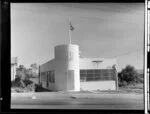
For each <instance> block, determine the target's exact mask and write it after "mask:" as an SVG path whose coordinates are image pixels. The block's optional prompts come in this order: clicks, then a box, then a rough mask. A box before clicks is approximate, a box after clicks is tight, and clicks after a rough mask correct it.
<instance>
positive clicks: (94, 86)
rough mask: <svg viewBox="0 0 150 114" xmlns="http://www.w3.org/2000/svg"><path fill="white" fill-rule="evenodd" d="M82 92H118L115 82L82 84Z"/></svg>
mask: <svg viewBox="0 0 150 114" xmlns="http://www.w3.org/2000/svg"><path fill="white" fill-rule="evenodd" d="M80 88H81V90H116V83H115V81H90V82H81V83H80Z"/></svg>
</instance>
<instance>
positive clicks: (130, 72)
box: [118, 65, 143, 86]
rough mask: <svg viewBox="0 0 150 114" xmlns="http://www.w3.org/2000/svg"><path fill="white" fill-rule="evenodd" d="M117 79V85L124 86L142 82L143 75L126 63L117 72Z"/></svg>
mask: <svg viewBox="0 0 150 114" xmlns="http://www.w3.org/2000/svg"><path fill="white" fill-rule="evenodd" d="M118 81H119V86H126V85H129V84H135V83H142V82H143V77H142V76H140V74H138V73H137V71H136V70H135V68H134V67H133V66H131V65H127V66H126V67H125V68H124V69H122V71H121V72H119V73H118Z"/></svg>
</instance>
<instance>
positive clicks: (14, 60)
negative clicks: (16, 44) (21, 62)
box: [11, 57, 17, 81]
mask: <svg viewBox="0 0 150 114" xmlns="http://www.w3.org/2000/svg"><path fill="white" fill-rule="evenodd" d="M16 67H17V57H12V58H11V81H13V80H14V79H15V76H16Z"/></svg>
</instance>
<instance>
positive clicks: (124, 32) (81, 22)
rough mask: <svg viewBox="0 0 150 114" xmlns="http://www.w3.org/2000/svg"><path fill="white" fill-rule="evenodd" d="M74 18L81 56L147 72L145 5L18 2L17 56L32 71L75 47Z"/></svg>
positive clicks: (14, 16) (14, 12)
mask: <svg viewBox="0 0 150 114" xmlns="http://www.w3.org/2000/svg"><path fill="white" fill-rule="evenodd" d="M68 16H70V17H71V23H72V25H73V26H74V28H75V30H74V31H73V32H72V43H73V44H77V45H79V47H80V51H81V56H83V57H96V58H98V57H99V58H117V65H118V69H119V70H120V69H122V68H124V67H125V66H126V65H127V64H131V65H133V66H134V67H135V68H137V69H142V68H143V45H144V37H143V36H144V3H29V4H27V3H12V4H11V56H12V57H18V63H19V64H23V65H25V66H26V67H29V65H31V64H32V63H34V62H36V63H37V64H38V65H40V64H43V63H45V62H47V61H49V60H51V59H53V58H54V47H55V46H57V45H60V44H68V42H69V35H68Z"/></svg>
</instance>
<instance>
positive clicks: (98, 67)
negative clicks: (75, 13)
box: [39, 44, 118, 91]
mask: <svg viewBox="0 0 150 114" xmlns="http://www.w3.org/2000/svg"><path fill="white" fill-rule="evenodd" d="M115 66H116V59H100V58H80V57H79V46H78V45H73V44H68V45H59V46H56V47H55V58H54V59H52V60H50V61H48V62H47V63H45V64H43V65H41V66H40V69H39V72H40V75H39V83H40V84H41V85H42V86H43V87H44V88H47V89H50V90H57V91H80V90H117V88H118V78H117V70H116V68H115Z"/></svg>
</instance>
